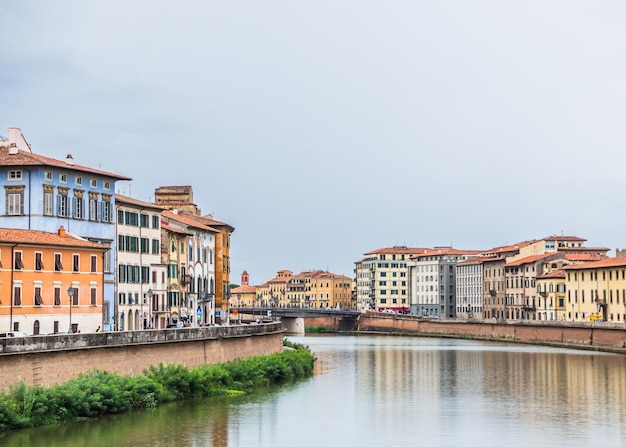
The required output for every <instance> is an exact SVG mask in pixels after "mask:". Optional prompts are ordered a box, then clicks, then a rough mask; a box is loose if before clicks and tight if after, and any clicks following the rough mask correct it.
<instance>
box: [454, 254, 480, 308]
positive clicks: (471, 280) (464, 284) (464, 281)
mask: <svg viewBox="0 0 626 447" xmlns="http://www.w3.org/2000/svg"><path fill="white" fill-rule="evenodd" d="M483 285H484V277H483V260H482V259H481V258H480V257H472V258H470V259H466V260H464V261H459V262H457V264H456V315H457V318H463V319H470V318H472V319H478V320H482V318H483V310H484V307H483V302H484V301H483V299H484V295H483Z"/></svg>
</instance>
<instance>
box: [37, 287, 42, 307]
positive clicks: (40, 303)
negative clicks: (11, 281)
mask: <svg viewBox="0 0 626 447" xmlns="http://www.w3.org/2000/svg"><path fill="white" fill-rule="evenodd" d="M42 304H43V298H42V297H41V286H35V306H41V305H42Z"/></svg>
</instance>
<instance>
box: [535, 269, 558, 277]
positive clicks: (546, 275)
mask: <svg viewBox="0 0 626 447" xmlns="http://www.w3.org/2000/svg"><path fill="white" fill-rule="evenodd" d="M551 278H565V272H564V271H563V270H561V269H558V270H552V271H551V272H549V273H544V274H543V275H539V276H537V279H551Z"/></svg>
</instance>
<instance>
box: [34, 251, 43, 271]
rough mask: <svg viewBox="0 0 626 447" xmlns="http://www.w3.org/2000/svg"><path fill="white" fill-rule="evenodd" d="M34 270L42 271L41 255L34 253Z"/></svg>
mask: <svg viewBox="0 0 626 447" xmlns="http://www.w3.org/2000/svg"><path fill="white" fill-rule="evenodd" d="M35 270H43V253H41V252H39V251H37V252H35Z"/></svg>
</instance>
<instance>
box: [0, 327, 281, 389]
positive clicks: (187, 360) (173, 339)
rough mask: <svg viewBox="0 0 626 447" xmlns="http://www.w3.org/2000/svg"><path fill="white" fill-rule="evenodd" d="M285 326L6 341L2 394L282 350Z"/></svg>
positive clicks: (1, 347) (0, 355)
mask: <svg viewBox="0 0 626 447" xmlns="http://www.w3.org/2000/svg"><path fill="white" fill-rule="evenodd" d="M282 333H283V330H282V328H281V326H280V323H272V324H262V325H242V326H229V327H216V328H196V329H167V330H161V331H137V332H105V333H98V334H72V335H60V336H59V335H58V336H46V337H25V338H19V339H18V338H14V339H3V340H1V341H0V389H4V388H7V387H8V386H9V385H11V384H15V383H19V382H20V381H24V382H25V383H26V384H28V385H40V386H50V385H54V384H57V383H63V382H66V381H68V380H70V379H72V378H74V377H76V376H77V375H78V374H79V373H81V372H86V371H89V370H92V369H94V368H95V369H99V370H106V371H112V372H117V373H119V374H125V375H135V374H140V373H141V372H142V371H143V370H144V369H145V368H147V367H148V366H150V365H158V364H159V363H163V364H169V363H176V364H181V365H184V366H186V367H194V366H197V365H202V364H214V363H222V362H227V361H229V360H234V359H237V358H244V357H250V356H254V355H266V354H272V353H275V352H280V351H281V350H282V339H283V336H282Z"/></svg>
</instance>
